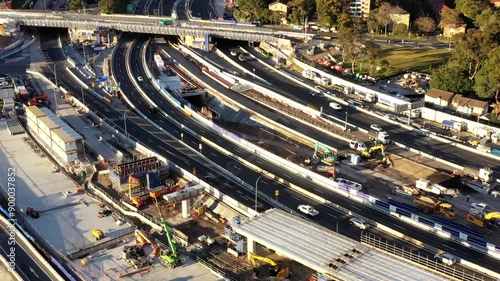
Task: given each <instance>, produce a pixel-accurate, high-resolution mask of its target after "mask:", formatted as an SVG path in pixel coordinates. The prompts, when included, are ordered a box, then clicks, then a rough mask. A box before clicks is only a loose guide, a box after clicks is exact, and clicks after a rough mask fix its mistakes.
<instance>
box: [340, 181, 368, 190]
mask: <svg viewBox="0 0 500 281" xmlns="http://www.w3.org/2000/svg"><path fill="white" fill-rule="evenodd" d="M335 181H336V182H338V183H339V187H340V186H343V187H348V188H349V189H352V190H356V191H360V190H361V189H363V186H362V185H361V184H360V183H357V182H353V181H350V180H346V179H343V178H336V179H335Z"/></svg>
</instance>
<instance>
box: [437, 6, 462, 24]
mask: <svg viewBox="0 0 500 281" xmlns="http://www.w3.org/2000/svg"><path fill="white" fill-rule="evenodd" d="M462 23H463V20H462V18H461V17H460V13H459V12H458V11H457V10H455V9H448V10H444V11H442V12H441V21H440V22H439V27H441V28H445V27H447V26H449V25H451V26H455V25H458V24H462Z"/></svg>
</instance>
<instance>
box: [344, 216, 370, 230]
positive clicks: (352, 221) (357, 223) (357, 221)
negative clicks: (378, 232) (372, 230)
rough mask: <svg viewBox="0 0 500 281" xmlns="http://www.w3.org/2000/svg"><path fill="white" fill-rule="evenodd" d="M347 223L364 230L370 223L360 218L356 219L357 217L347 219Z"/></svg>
mask: <svg viewBox="0 0 500 281" xmlns="http://www.w3.org/2000/svg"><path fill="white" fill-rule="evenodd" d="M349 223H350V224H352V225H354V226H356V227H357V228H359V229H362V230H365V229H367V228H369V227H370V224H369V223H367V222H365V221H364V220H362V219H358V218H355V217H352V218H350V219H349Z"/></svg>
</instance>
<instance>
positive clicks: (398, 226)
mask: <svg viewBox="0 0 500 281" xmlns="http://www.w3.org/2000/svg"><path fill="white" fill-rule="evenodd" d="M392 225H394V226H395V227H397V228H400V229H402V230H406V228H404V227H402V226H400V225H398V224H395V223H393V224H392Z"/></svg>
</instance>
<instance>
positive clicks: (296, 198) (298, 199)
mask: <svg viewBox="0 0 500 281" xmlns="http://www.w3.org/2000/svg"><path fill="white" fill-rule="evenodd" d="M290 197H292V198H293V199H295V200H297V201H302V200H301V199H300V198H298V197H295V196H293V195H291V196H290Z"/></svg>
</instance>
